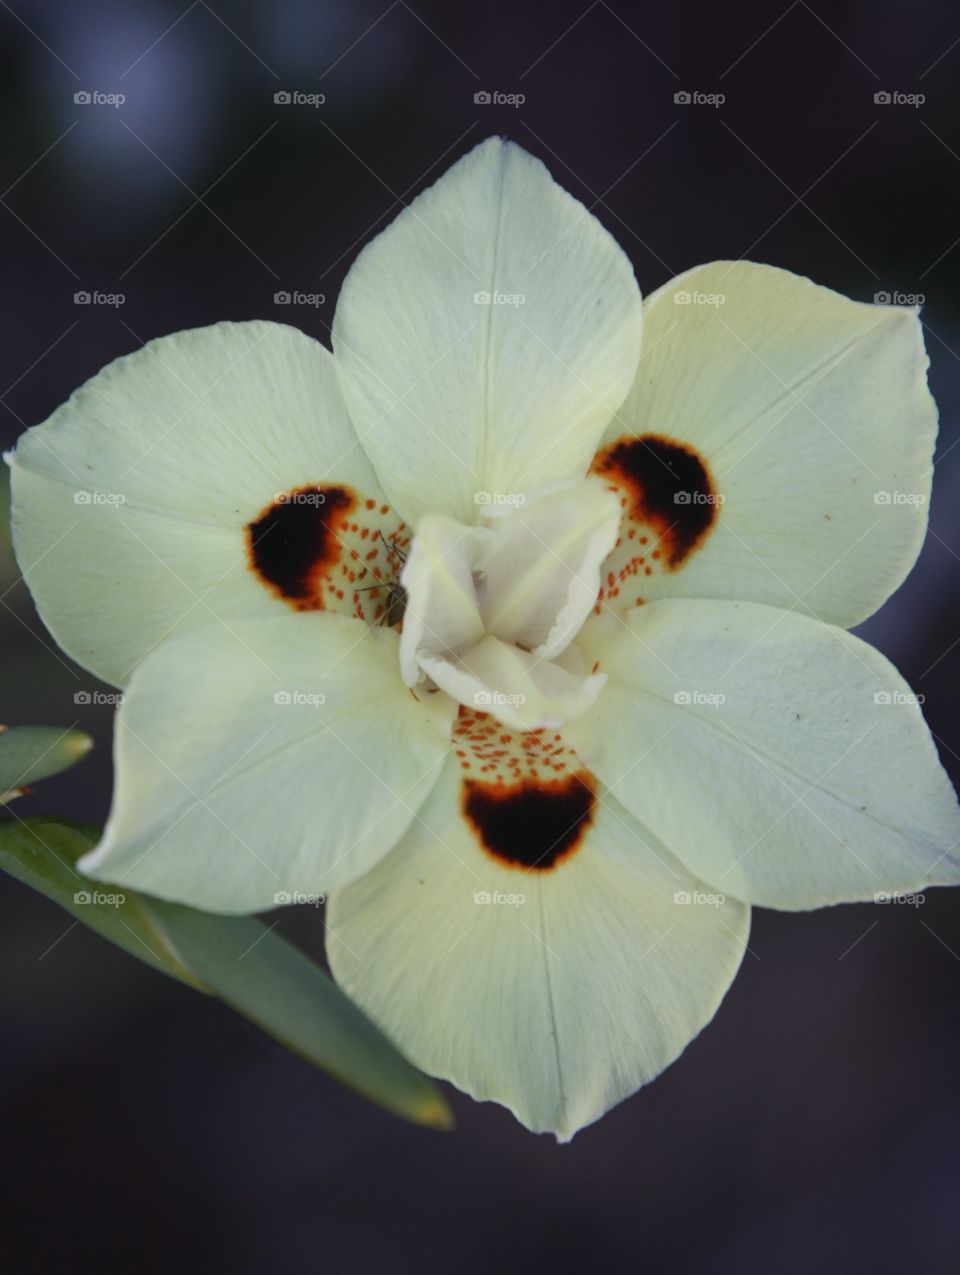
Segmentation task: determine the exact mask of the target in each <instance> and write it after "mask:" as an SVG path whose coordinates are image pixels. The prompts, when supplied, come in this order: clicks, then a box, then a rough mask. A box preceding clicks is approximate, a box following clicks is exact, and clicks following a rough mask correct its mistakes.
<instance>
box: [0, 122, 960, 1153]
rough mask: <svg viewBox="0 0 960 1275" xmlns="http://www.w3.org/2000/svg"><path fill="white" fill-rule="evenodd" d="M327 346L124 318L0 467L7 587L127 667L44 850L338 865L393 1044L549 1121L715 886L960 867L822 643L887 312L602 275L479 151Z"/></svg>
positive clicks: (351, 295) (877, 720)
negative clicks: (97, 798)
mask: <svg viewBox="0 0 960 1275" xmlns="http://www.w3.org/2000/svg"><path fill="white" fill-rule="evenodd" d="M641 322H642V323H643V326H644V329H645V331H644V336H643V347H642V352H641ZM333 349H334V353H333V354H330V353H329V352H328V351H327V350H326V349H325V348H324V347H323V346H321V345H320V344H318V343H317V342H315V341H313V340H311V339H309V338H308V337H306V336H304V335H302V334H301V333H299V332H297V331H295V330H293V329H292V328H289V327H286V326H282V325H279V324H274V323H263V322H253V323H241V324H234V323H222V324H218V325H216V326H214V327H211V328H206V329H202V330H199V331H194V332H182V333H178V334H176V335H174V336H170V337H166V338H162V339H160V340H157V341H153V342H151V343H150V344H148V345H147V346H145V347H144V348H143V349H142V350H139V351H137V352H136V353H134V354H131V355H129V356H127V357H126V358H123V359H120V360H119V361H117V362H116V363H113V364H112V365H111V366H110V367H108V368H107V369H105V370H104V371H103V372H101V373H100V374H99V375H98V376H96V377H94V378H93V380H92V381H90V382H89V383H88V384H87V385H86V386H84V387H83V388H82V389H81V390H79V391H78V392H77V393H76V394H75V395H74V396H73V397H72V398H71V399H70V401H69V402H68V403H67V404H65V405H64V406H63V407H61V408H60V409H59V410H58V411H57V412H55V413H54V415H53V417H52V418H51V419H50V420H49V421H47V422H46V423H45V424H44V425H41V426H39V427H37V428H35V429H32V430H30V431H29V432H28V433H27V434H26V435H25V436H24V437H23V438H22V439H21V441H20V443H19V445H18V447H17V449H16V452H15V453H14V455H13V456H12V458H11V462H10V463H11V465H12V469H13V500H14V505H13V518H14V533H15V539H16V546H17V552H18V555H19V561H20V563H21V567H22V569H23V571H24V575H25V577H26V579H27V582H28V584H29V586H30V588H31V590H32V592H33V595H34V597H35V599H36V601H37V605H38V607H39V609H40V612H41V615H42V616H43V618H44V620H45V622H46V623H47V625H48V626H49V628H50V630H51V632H52V633H53V634H54V636H55V637H56V639H57V640H58V641H59V643H60V645H61V646H62V647H63V648H64V649H65V650H66V651H67V652H68V653H69V654H70V655H71V656H72V657H73V658H74V659H76V660H77V661H79V663H81V664H82V665H84V666H85V667H87V668H89V669H91V670H92V671H93V672H95V673H97V674H98V675H99V676H101V677H102V678H104V679H106V680H107V681H109V682H112V683H114V684H115V685H117V686H122V687H124V690H125V697H124V700H123V703H122V705H121V707H120V709H119V713H118V729H117V738H116V745H115V761H116V791H115V794H114V800H113V807H112V810H111V814H110V818H109V820H108V823H107V826H106V829H105V833H104V837H103V840H102V842H101V843H100V845H99V846H98V848H97V849H96V850H95V851H94V852H93V853H92V854H90V855H89V856H88V857H87V858H86V859H85V860H84V861H83V867H84V869H85V870H86V871H87V872H88V873H89V874H90V875H91V876H93V877H95V878H97V879H101V880H105V881H111V882H116V883H123V884H126V885H129V886H131V887H136V888H140V889H143V890H146V891H148V892H152V893H154V894H157V895H160V896H162V897H164V898H170V899H176V900H180V901H183V902H186V903H191V904H194V905H197V906H200V907H204V908H208V909H211V910H214V911H225V912H230V911H236V912H243V911H250V910H258V909H263V908H267V907H270V906H272V905H273V904H274V902H275V901H277V900H278V899H284V900H285V899H289V898H295V897H298V896H302V895H304V894H306V895H310V896H318V895H321V894H324V895H329V896H331V897H330V905H329V910H328V926H329V943H328V952H329V957H330V962H331V965H332V968H333V970H334V973H335V976H336V977H337V979H338V980H339V981H340V983H341V984H342V985H343V986H344V987H345V988H346V989H347V991H348V992H349V993H350V994H351V995H352V996H353V997H354V998H355V999H356V1000H357V1001H358V1002H359V1003H360V1004H361V1005H362V1006H363V1007H364V1008H365V1009H366V1010H367V1011H368V1013H369V1014H370V1015H371V1016H372V1017H373V1018H374V1019H375V1020H376V1021H377V1022H378V1023H379V1024H380V1025H381V1026H382V1027H383V1028H384V1029H385V1030H386V1031H387V1032H388V1033H389V1034H391V1035H392V1036H393V1037H394V1038H395V1039H396V1040H397V1041H398V1043H399V1044H400V1045H401V1047H403V1048H404V1049H405V1050H406V1051H407V1052H408V1053H409V1055H410V1056H411V1057H412V1059H413V1060H414V1061H415V1062H416V1063H418V1064H419V1065H420V1066H422V1067H423V1068H424V1069H425V1070H427V1071H429V1072H431V1073H433V1074H435V1075H438V1076H441V1077H445V1078H447V1079H449V1080H452V1081H453V1082H454V1083H455V1084H456V1085H458V1086H460V1087H461V1088H462V1089H465V1090H467V1091H468V1092H469V1093H471V1094H473V1095H474V1096H475V1097H477V1098H490V1099H494V1100H496V1101H498V1102H500V1103H502V1104H504V1105H506V1106H507V1107H509V1108H510V1109H511V1110H512V1111H513V1112H514V1113H515V1114H516V1116H517V1117H518V1118H519V1119H520V1120H521V1121H522V1122H523V1123H524V1124H526V1125H527V1126H528V1127H529V1128H531V1129H534V1130H549V1131H552V1132H554V1133H555V1134H556V1135H557V1136H558V1137H559V1138H561V1139H567V1138H569V1137H571V1136H572V1135H573V1134H574V1133H575V1132H576V1130H577V1129H579V1128H581V1127H582V1126H583V1125H585V1124H588V1123H589V1122H591V1121H593V1120H595V1119H596V1118H597V1117H599V1116H600V1115H601V1114H602V1113H603V1112H604V1111H606V1110H607V1109H608V1108H609V1107H611V1106H612V1105H613V1104H614V1103H616V1102H618V1101H619V1100H620V1099H622V1098H623V1097H625V1096H626V1095H627V1094H630V1093H632V1092H633V1091H634V1090H635V1089H636V1088H638V1087H639V1086H640V1085H642V1084H644V1083H645V1082H647V1081H649V1080H650V1079H652V1078H653V1077H654V1076H656V1075H657V1074H658V1073H659V1072H660V1071H661V1070H662V1069H663V1068H664V1067H665V1066H667V1065H668V1064H669V1063H670V1062H671V1061H672V1060H673V1059H675V1058H676V1057H677V1056H678V1055H679V1054H680V1052H681V1051H682V1050H683V1049H684V1047H685V1046H686V1045H687V1044H688V1042H689V1041H690V1040H691V1039H692V1038H693V1037H694V1036H695V1035H696V1034H697V1033H698V1032H699V1031H700V1030H701V1028H703V1027H704V1026H705V1025H706V1024H707V1023H708V1022H709V1021H710V1019H711V1018H712V1016H713V1014H714V1012H715V1011H716V1009H717V1006H718V1005H719V1002H720V1000H721V998H722V997H723V995H724V993H725V991H726V989H727V987H728V986H729V984H730V982H731V980H732V978H733V976H734V974H735V972H736V970H737V968H738V966H739V963H740V960H741V958H742V955H743V952H744V947H745V943H746V937H747V930H748V921H749V909H750V906H751V905H754V904H758V905H761V906H767V907H775V908H784V909H805V908H813V907H818V906H821V905H824V904H830V903H836V902H840V901H843V900H869V899H871V898H873V897H874V895H875V894H877V893H880V892H895V891H911V890H915V889H917V888H919V887H921V886H929V885H935V884H956V883H958V882H960V859H958V855H957V852H956V845H957V840H958V836H960V819H958V808H957V802H956V798H955V796H954V794H953V791H952V789H951V787H950V785H949V783H948V781H947V778H946V776H945V774H944V772H943V770H942V769H941V767H940V765H939V762H938V759H937V755H936V751H935V748H934V746H933V743H932V740H931V738H930V735H929V733H928V731H927V729H926V727H925V725H924V723H923V720H922V717H921V714H920V711H919V708H918V706H917V703H916V699H915V697H913V696H912V695H911V694H910V692H909V689H908V687H907V686H906V684H905V683H904V682H903V681H902V679H901V678H900V677H899V675H898V674H897V673H896V671H895V670H894V669H893V668H892V667H891V665H890V664H889V663H888V662H887V661H886V660H885V659H884V658H883V657H881V656H880V655H879V654H877V652H875V651H873V650H872V649H870V648H869V647H868V646H866V645H865V644H864V643H863V642H861V641H860V640H858V639H857V638H855V637H852V636H851V635H850V634H848V633H847V632H846V631H845V630H846V629H847V628H848V627H850V626H852V625H854V624H856V623H858V622H859V621H861V620H862V619H864V618H865V617H866V616H868V615H869V614H871V613H872V612H873V611H875V610H876V609H877V608H878V607H879V606H880V605H881V604H882V603H883V602H884V601H885V599H886V598H887V597H888V596H889V595H890V594H891V592H892V591H893V590H894V589H895V588H896V587H897V586H898V585H899V584H900V582H901V581H902V580H903V578H904V576H905V575H906V573H907V572H908V570H909V569H910V567H911V566H912V564H913V562H914V560H915V558H916V556H917V553H918V551H919V546H920V543H921V540H922V537H923V534H924V529H925V523H926V501H927V496H928V493H929V489H930V482H931V473H932V467H931V454H932V449H933V443H934V437H935V432H936V415H935V409H934V405H933V402H932V400H931V398H930V396H929V393H928V391H927V388H926V380H925V370H926V358H925V355H924V351H923V346H922V341H921V334H920V325H919V323H918V320H917V317H916V314H915V313H914V312H911V311H907V310H901V309H895V308H890V307H874V306H869V305H863V304H859V303H855V302H852V301H849V300H847V299H845V298H843V297H841V296H838V295H837V294H835V293H833V292H831V291H828V290H827V289H825V288H821V287H818V286H816V285H814V284H813V283H811V282H809V281H808V280H806V279H802V278H798V277H796V276H793V275H791V274H789V273H786V272H785V271H782V270H778V269H773V268H770V267H767V266H761V265H754V264H750V263H747V262H719V263H714V264H711V265H706V266H701V267H698V268H696V269H693V270H690V271H688V272H687V273H686V274H684V275H681V276H680V277H679V278H677V279H674V280H672V281H671V282H669V283H668V284H666V285H665V286H664V287H662V288H661V289H660V290H659V291H657V292H656V293H654V294H653V295H652V296H651V297H649V298H648V299H647V301H646V303H645V305H643V306H641V301H640V295H639V292H638V289H637V285H636V282H635V280H634V277H633V273H632V270H631V268H630V265H629V263H628V261H627V259H626V257H625V256H624V255H623V253H622V252H621V250H620V249H619V248H618V246H617V245H616V244H615V242H614V241H613V240H612V238H611V237H610V236H609V235H608V234H607V233H606V232H605V230H604V229H603V228H602V227H601V226H600V225H599V224H598V222H597V221H595V220H594V219H593V218H592V217H591V216H590V214H589V213H588V212H587V211H586V210H585V209H584V208H583V207H582V205H580V204H579V203H578V202H577V201H576V200H574V199H573V198H572V197H571V196H569V195H568V194H566V193H565V192H564V191H562V190H561V189H560V188H559V187H558V186H557V185H556V184H555V183H554V182H553V181H552V180H551V178H550V177H549V175H548V174H547V172H546V170H545V169H544V168H543V166H542V165H541V164H540V163H539V162H537V161H536V160H534V159H533V158H532V157H530V156H529V155H527V154H526V153H525V152H524V151H522V150H521V149H519V148H518V147H516V146H513V145H510V144H506V143H504V142H502V141H500V140H499V139H490V140H489V141H487V142H485V143H484V144H483V145H482V146H480V147H478V148H477V149H476V150H474V151H473V152H471V153H470V154H469V155H467V156H466V157H465V158H463V159H462V160H460V162H459V163H457V164H456V165H455V166H454V167H453V168H452V169H451V170H450V171H449V172H448V173H447V174H446V175H445V176H444V177H443V178H442V179H441V180H440V181H439V182H438V183H437V184H436V185H435V186H433V187H432V188H431V189H430V190H428V191H426V192H425V193H424V194H422V195H421V196H420V197H419V198H418V199H417V200H416V201H415V202H414V203H413V204H412V205H411V206H410V207H409V208H408V209H406V210H405V211H404V212H403V213H402V214H401V215H400V216H399V217H398V218H397V220H396V221H395V222H394V223H393V224H392V225H391V226H389V227H388V228H387V229H386V230H385V231H384V232H383V233H382V234H381V235H380V236H379V237H378V238H376V239H375V240H374V241H373V242H372V243H371V244H370V245H369V246H368V247H367V248H366V249H365V250H364V251H363V252H362V253H361V255H360V257H359V258H358V260H357V261H356V263H355V264H354V266H353V268H352V269H351V271H350V273H349V275H348V278H347V280H346V283H345V284H344V288H343V291H342V294H341V296H340V299H339V303H338V306H337V311H336V317H335V320H334V325H333Z"/></svg>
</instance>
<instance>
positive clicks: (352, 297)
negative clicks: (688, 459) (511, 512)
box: [333, 137, 642, 522]
mask: <svg viewBox="0 0 960 1275" xmlns="http://www.w3.org/2000/svg"><path fill="white" fill-rule="evenodd" d="M483 295H485V296H486V297H487V298H492V300H489V301H488V303H487V304H478V303H477V300H476V298H477V297H478V296H483ZM517 296H522V297H523V301H522V303H520V304H511V303H509V302H508V301H506V300H504V298H507V297H514V298H516V297H517ZM497 298H499V300H498V299H497ZM641 322H642V308H641V304H640V293H639V291H638V289H637V285H636V282H635V280H634V277H633V272H632V269H631V267H630V263H629V261H628V260H627V258H626V257H625V256H624V254H623V252H622V251H621V250H620V248H619V247H618V246H617V244H616V243H615V241H614V240H613V239H612V238H611V236H610V235H609V234H608V233H607V232H606V231H605V230H604V229H603V227H602V226H601V225H600V223H599V222H598V221H596V220H595V218H593V217H592V216H591V215H590V213H588V212H587V210H586V209H585V208H584V207H583V205H582V204H581V203H579V202H578V201H577V200H576V199H574V198H573V197H572V196H570V195H568V194H567V193H566V192H565V191H564V190H562V189H561V188H560V187H559V186H558V185H557V184H556V183H555V182H554V181H553V179H552V178H551V177H550V175H549V173H548V172H547V170H546V169H545V168H544V166H543V165H542V164H541V163H540V162H539V161H538V160H535V159H534V158H533V157H532V156H530V155H528V154H527V153H526V152H525V151H523V150H521V149H520V147H518V146H515V145H512V144H510V143H508V142H504V141H502V140H501V139H500V138H497V137H492V138H489V139H488V140H487V141H486V142H484V143H483V144H482V145H480V146H478V147H477V148H476V149H475V150H473V151H471V152H470V153H469V154H468V155H466V156H465V157H464V158H463V159H461V160H460V161H459V162H458V163H456V164H455V165H454V166H453V168H451V169H450V171H449V172H448V173H446V174H445V175H444V176H443V177H442V178H441V179H440V180H439V181H438V182H437V183H436V184H435V185H434V186H432V187H430V189H429V190H427V191H425V192H424V193H423V194H422V195H420V196H419V198H417V199H416V200H415V201H414V202H413V203H412V204H411V205H410V207H409V208H407V209H406V210H405V211H404V212H402V213H401V214H400V216H399V217H398V218H397V219H396V221H394V222H393V224H392V225H390V226H388V227H387V229H386V230H385V231H384V232H383V233H382V234H381V235H379V236H378V237H377V238H376V239H375V240H374V241H373V242H372V243H371V244H369V245H368V246H367V248H365V249H364V251H363V252H362V253H361V254H360V256H359V257H358V258H357V260H356V262H355V263H354V265H353V267H352V269H351V270H350V273H349V274H348V276H347V279H346V282H345V283H344V286H343V291H342V292H341V294H340V299H339V301H338V303H337V312H336V316H335V319H334V325H333V347H334V353H335V358H336V363H337V367H338V369H339V371H340V376H341V380H342V383H343V388H344V393H345V396H346V399H347V403H348V405H349V407H350V410H351V414H352V415H353V418H354V421H355V422H356V424H357V428H358V430H359V432H360V435H361V437H362V439H363V442H364V446H365V447H366V449H367V451H368V453H369V455H370V457H371V459H372V460H373V463H374V465H375V467H376V469H377V473H378V474H379V476H380V481H381V483H382V484H383V487H384V489H385V490H386V491H387V492H388V493H389V494H390V496H391V497H392V498H393V499H394V501H395V502H396V504H397V507H398V508H399V509H400V510H401V512H402V513H403V515H404V517H405V518H407V519H408V520H414V521H415V520H416V519H417V518H418V517H419V516H420V515H421V514H423V513H428V512H434V513H437V512H442V513H447V514H449V515H451V516H452V517H454V518H457V519H459V520H460V521H461V522H465V521H468V520H472V519H473V518H474V517H475V515H476V511H477V507H476V504H475V499H476V498H477V496H478V493H493V494H495V493H512V492H525V491H528V490H531V489H533V488H535V487H539V486H542V485H543V484H544V483H548V482H551V481H554V480H557V479H566V478H576V477H580V475H582V474H583V472H584V471H585V470H586V468H587V465H588V464H589V463H590V458H591V456H592V455H593V452H594V450H595V448H596V444H597V441H598V439H599V438H600V436H601V434H602V432H603V430H604V428H605V427H606V425H607V423H608V421H609V420H610V418H611V416H612V415H613V413H614V412H615V411H616V409H617V408H618V407H619V406H620V404H621V403H622V402H623V399H624V397H625V395H626V393H627V391H628V390H629V388H630V385H631V383H632V381H633V375H634V372H635V371H636V366H637V359H638V357H639V353H640V331H641ZM481 499H482V496H481Z"/></svg>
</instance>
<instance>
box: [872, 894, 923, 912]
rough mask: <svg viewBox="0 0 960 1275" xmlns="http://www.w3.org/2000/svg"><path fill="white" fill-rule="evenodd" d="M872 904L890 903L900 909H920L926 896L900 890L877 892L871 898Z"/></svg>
mask: <svg viewBox="0 0 960 1275" xmlns="http://www.w3.org/2000/svg"><path fill="white" fill-rule="evenodd" d="M873 901H874V903H888V904H889V903H892V904H898V905H899V906H901V907H908V908H922V907H923V905H924V904H925V903H926V901H927V896H926V895H925V894H921V893H920V892H919V891H917V892H913V891H910V892H905V891H902V890H877V891H876V892H875V893H874V896H873Z"/></svg>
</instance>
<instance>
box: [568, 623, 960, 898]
mask: <svg viewBox="0 0 960 1275" xmlns="http://www.w3.org/2000/svg"><path fill="white" fill-rule="evenodd" d="M581 647H582V649H583V650H584V653H585V654H586V656H587V659H588V660H598V661H599V664H600V668H601V669H602V670H603V671H604V672H605V673H607V675H608V676H609V679H610V680H609V683H608V685H607V687H606V689H605V690H604V693H603V695H602V696H601V697H600V700H599V701H598V702H597V704H596V705H595V706H594V708H593V709H592V710H590V711H589V712H588V713H586V714H584V716H583V717H581V718H578V719H577V720H576V721H573V722H570V723H568V725H567V727H566V729H565V734H566V735H567V737H568V738H569V740H570V742H571V744H572V745H573V747H575V748H576V750H577V752H578V754H579V755H580V756H581V757H582V758H583V760H584V762H585V763H586V765H588V766H590V767H591V769H593V770H594V771H595V772H596V774H598V775H599V776H600V778H601V779H602V780H603V782H604V783H605V784H606V785H607V786H608V787H609V788H610V789H611V790H612V791H613V792H614V794H615V795H616V796H617V797H618V798H619V799H620V800H621V801H622V802H623V804H624V805H625V806H627V808H628V809H629V810H630V811H631V812H632V813H633V814H634V815H635V816H636V817H637V818H638V819H641V820H642V821H643V822H644V824H645V825H646V826H647V827H649V828H650V829H652V831H653V832H654V833H655V834H656V835H657V836H659V837H660V839H661V840H662V841H663V843H664V844H665V845H667V846H669V847H670V849H671V850H672V851H673V853H674V854H675V855H677V857H678V858H680V859H681V860H682V861H683V862H684V863H685V864H686V865H687V866H688V867H689V868H690V869H691V871H693V872H694V873H696V874H697V876H699V877H701V878H702V879H703V880H705V881H709V882H710V883H711V884H712V885H713V886H714V887H716V888H717V889H719V890H723V891H724V892H725V893H727V894H732V895H735V896H736V897H738V898H741V899H744V900H746V901H747V902H749V903H754V904H762V905H765V906H768V907H776V908H783V909H786V910H794V909H802V908H814V907H820V906H822V905H824V904H828V903H839V902H845V901H849V902H853V901H856V900H869V899H872V898H873V897H874V896H875V894H877V893H878V892H894V891H910V890H915V889H917V888H919V887H922V886H925V885H955V884H958V883H960V854H958V850H957V845H958V839H960V810H958V806H957V799H956V797H955V795H954V792H953V789H952V787H951V785H950V782H949V780H948V779H947V776H946V774H945V773H944V771H943V769H942V767H941V765H940V762H939V760H938V758H937V753H936V749H935V748H934V745H933V740H932V739H931V737H930V732H929V731H928V730H927V727H926V725H925V723H924V721H923V717H922V715H921V712H920V709H919V707H918V706H917V703H916V700H915V697H914V696H913V695H912V694H911V692H910V688H909V687H908V686H907V684H906V683H905V682H904V681H903V679H902V678H901V677H900V675H899V674H898V673H897V671H896V670H895V669H894V668H893V666H892V665H891V664H890V663H889V662H888V661H887V660H886V659H885V658H884V657H883V656H882V655H880V654H879V652H877V651H875V650H874V649H873V648H872V647H869V646H867V645H866V643H864V642H861V641H860V640H859V639H858V638H855V637H853V636H852V635H851V634H849V633H847V632H845V631H844V630H843V629H838V628H833V627H831V626H829V625H825V624H821V623H820V622H819V621H818V620H812V619H810V618H809V617H807V616H802V615H799V614H797V613H796V612H791V611H786V610H780V609H778V608H773V607H765V606H761V605H758V604H756V603H728V602H695V601H690V600H686V599H679V598H674V599H668V600H666V601H663V602H657V603H654V604H652V605H651V606H648V607H644V608H643V609H642V610H641V611H638V612H634V613H632V614H631V615H630V616H629V617H628V618H627V620H626V621H622V620H619V619H612V618H605V619H604V620H599V621H596V622H595V623H594V624H593V625H591V626H588V628H587V629H586V630H585V631H584V633H583V634H582V635H581Z"/></svg>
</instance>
